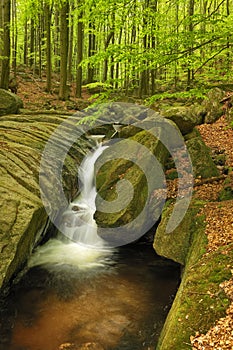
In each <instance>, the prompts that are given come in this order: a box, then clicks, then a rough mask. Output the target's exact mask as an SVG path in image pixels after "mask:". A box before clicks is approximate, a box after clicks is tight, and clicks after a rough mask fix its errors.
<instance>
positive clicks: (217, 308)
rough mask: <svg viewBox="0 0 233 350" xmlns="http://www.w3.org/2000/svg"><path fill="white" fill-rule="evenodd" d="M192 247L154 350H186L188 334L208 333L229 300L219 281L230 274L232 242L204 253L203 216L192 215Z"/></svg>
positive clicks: (188, 341) (232, 259)
mask: <svg viewBox="0 0 233 350" xmlns="http://www.w3.org/2000/svg"><path fill="white" fill-rule="evenodd" d="M195 221H196V222H197V225H196V229H195V230H194V235H193V241H192V246H191V248H190V251H189V254H188V257H187V263H186V266H185V269H184V273H183V276H182V282H181V284H180V287H179V290H178V292H177V295H176V298H175V300H174V303H173V305H172V308H171V310H170V312H169V315H168V317H167V320H166V323H165V325H164V328H163V331H162V333H161V336H160V339H159V343H158V346H157V350H171V349H172V350H186V349H187V350H188V349H190V348H191V344H190V336H191V335H195V332H196V331H199V332H201V333H205V332H207V331H208V330H209V329H210V328H211V327H212V326H213V325H214V323H215V321H216V320H217V319H219V318H221V317H223V316H224V315H225V311H226V309H227V307H228V305H229V300H228V298H227V296H226V295H225V293H224V291H223V290H222V289H221V288H220V286H219V284H220V283H221V282H223V281H225V280H228V279H229V278H230V277H231V273H230V269H229V266H232V263H233V244H232V245H231V246H227V251H228V254H225V247H221V248H219V249H218V250H216V251H214V252H210V253H208V255H203V254H204V253H205V249H206V246H207V238H206V235H205V233H204V230H205V224H204V220H203V217H198V216H196V217H195Z"/></svg>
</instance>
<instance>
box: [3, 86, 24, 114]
mask: <svg viewBox="0 0 233 350" xmlns="http://www.w3.org/2000/svg"><path fill="white" fill-rule="evenodd" d="M20 108H23V102H22V100H21V99H20V98H19V97H18V96H17V95H15V94H13V93H12V92H10V91H7V90H3V89H0V116H1V115H5V114H14V113H16V114H17V113H19V109H20Z"/></svg>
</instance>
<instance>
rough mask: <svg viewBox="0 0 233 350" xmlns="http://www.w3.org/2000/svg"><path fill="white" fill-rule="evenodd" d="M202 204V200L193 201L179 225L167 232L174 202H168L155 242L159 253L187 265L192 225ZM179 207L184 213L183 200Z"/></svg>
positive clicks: (155, 247)
mask: <svg viewBox="0 0 233 350" xmlns="http://www.w3.org/2000/svg"><path fill="white" fill-rule="evenodd" d="M200 205H201V204H200V202H198V201H193V202H192V203H191V204H190V206H189V208H188V210H187V212H186V214H185V216H184V218H183V220H182V222H181V223H180V224H179V226H178V227H177V228H176V229H175V230H174V231H172V232H170V233H167V232H166V227H167V223H168V221H169V219H170V216H171V214H172V212H173V209H174V203H173V202H171V203H169V204H166V206H165V208H164V210H163V213H162V219H161V222H160V224H159V226H158V228H157V230H156V233H155V238H154V244H153V246H154V249H155V251H156V253H157V254H158V255H161V256H163V257H165V258H168V259H171V260H173V261H175V262H178V263H180V264H182V265H185V262H186V258H187V254H188V252H189V249H190V245H191V242H192V231H191V226H192V225H193V217H194V216H195V215H196V213H197V212H198V211H199V209H200ZM177 207H179V210H180V211H181V213H182V212H183V207H182V201H181V202H180V205H178V206H177ZM177 215H178V214H177Z"/></svg>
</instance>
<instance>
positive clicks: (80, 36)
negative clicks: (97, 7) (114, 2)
mask: <svg viewBox="0 0 233 350" xmlns="http://www.w3.org/2000/svg"><path fill="white" fill-rule="evenodd" d="M81 19H82V13H81V14H80V15H79V21H78V45H77V48H78V49H77V51H78V52H77V75H76V97H79V98H81V97H82V66H81V62H82V59H83V22H82V21H81Z"/></svg>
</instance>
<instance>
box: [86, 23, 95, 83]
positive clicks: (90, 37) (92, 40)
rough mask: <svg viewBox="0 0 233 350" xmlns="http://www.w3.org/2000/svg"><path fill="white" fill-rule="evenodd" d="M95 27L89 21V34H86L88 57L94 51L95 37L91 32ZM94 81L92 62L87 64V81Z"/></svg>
mask: <svg viewBox="0 0 233 350" xmlns="http://www.w3.org/2000/svg"><path fill="white" fill-rule="evenodd" d="M94 29H95V27H94V24H93V23H91V22H89V35H88V57H89V58H90V57H92V56H93V55H94V54H95V51H96V37H95V34H94V33H93V31H94ZM93 81H94V68H93V65H92V64H90V63H89V64H88V68H87V83H88V84H89V83H92V82H93Z"/></svg>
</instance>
